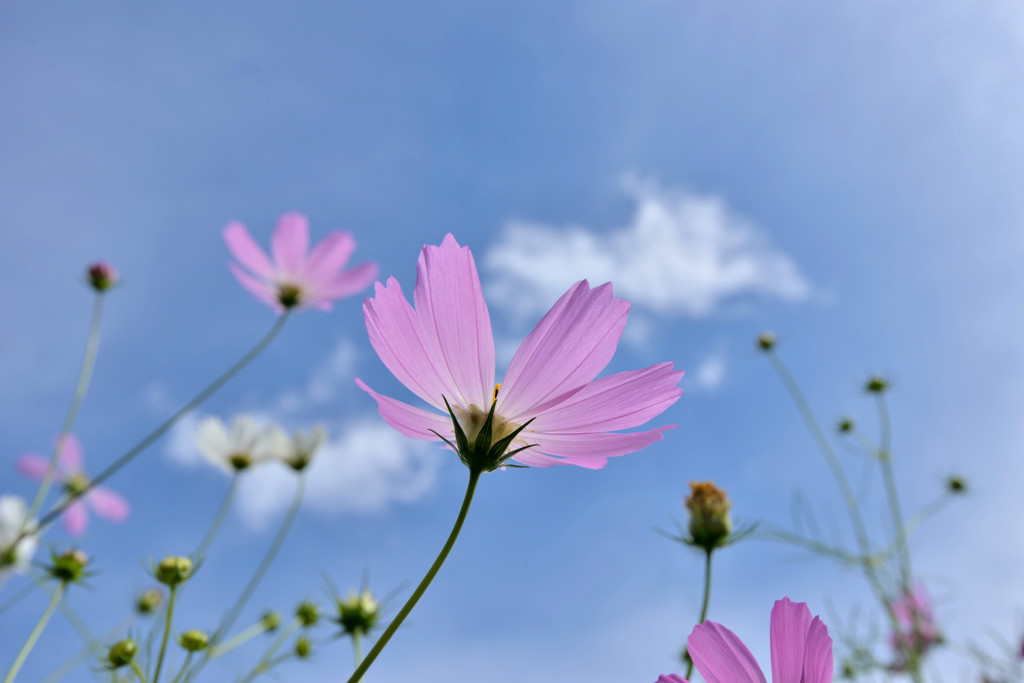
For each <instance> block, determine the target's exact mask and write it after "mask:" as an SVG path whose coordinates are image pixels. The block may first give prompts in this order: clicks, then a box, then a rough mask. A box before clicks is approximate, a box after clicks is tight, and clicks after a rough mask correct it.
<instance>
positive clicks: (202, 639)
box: [178, 629, 210, 652]
mask: <svg viewBox="0 0 1024 683" xmlns="http://www.w3.org/2000/svg"><path fill="white" fill-rule="evenodd" d="M178 643H179V644H180V645H181V646H182V647H183V648H185V649H186V650H188V651H189V652H199V651H201V650H205V649H206V646H207V645H209V644H210V637H209V636H208V635H206V634H205V633H203V632H202V631H198V630H195V629H193V630H192V631H185V632H184V633H182V634H181V635H180V636H178Z"/></svg>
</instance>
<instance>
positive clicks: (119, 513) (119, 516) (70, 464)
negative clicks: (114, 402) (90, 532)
mask: <svg viewBox="0 0 1024 683" xmlns="http://www.w3.org/2000/svg"><path fill="white" fill-rule="evenodd" d="M83 460H84V456H83V454H82V445H81V444H80V443H79V442H78V438H77V437H75V435H74V434H68V435H67V436H66V437H64V446H63V448H61V451H60V459H59V460H58V461H57V480H58V481H60V482H61V483H62V484H63V485H64V490H65V491H66V492H67V493H68V494H69V495H75V494H80V493H81V492H82V491H85V490H86V488H87V487H88V485H89V478H88V477H87V476H86V474H85V472H84V471H83V470H82V461H83ZM49 462H50V459H49V458H47V457H45V456H42V455H38V454H36V453H26V454H24V455H22V456H21V457H19V458H18V462H17V468H18V471H19V472H21V473H22V474H24V475H25V476H27V477H31V478H33V479H42V478H43V477H44V476H45V474H46V468H47V466H48V465H49ZM87 507H89V508H92V511H93V512H95V513H96V514H97V515H99V516H100V517H101V518H103V519H105V520H107V521H108V522H123V521H124V520H125V519H127V518H128V513H129V512H130V508H129V506H128V501H126V500H125V499H124V498H123V497H122V496H121V494H119V493H115V492H113V491H111V490H110V489H107V488H104V487H102V486H96V487H94V488H92V489H89V490H88V491H86V493H85V494H84V495H83V496H82V497H81V498H79V499H78V500H76V501H75V502H73V503H72V504H71V505H69V506H68V508H67V509H66V510H65V511H64V515H63V520H64V528H65V529H66V530H67V532H68V533H69V534H71V535H72V536H80V535H81V534H83V533H85V530H86V528H87V527H88V526H89V512H88V510H87V509H86V508H87Z"/></svg>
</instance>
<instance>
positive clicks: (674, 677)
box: [654, 674, 688, 683]
mask: <svg viewBox="0 0 1024 683" xmlns="http://www.w3.org/2000/svg"><path fill="white" fill-rule="evenodd" d="M654 683H688V682H687V680H686V679H685V678H683V677H682V676H680V675H679V674H669V675H667V676H666V675H664V674H662V675H661V676H658V680H656V681H654Z"/></svg>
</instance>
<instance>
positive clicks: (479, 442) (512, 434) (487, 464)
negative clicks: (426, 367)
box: [431, 389, 536, 472]
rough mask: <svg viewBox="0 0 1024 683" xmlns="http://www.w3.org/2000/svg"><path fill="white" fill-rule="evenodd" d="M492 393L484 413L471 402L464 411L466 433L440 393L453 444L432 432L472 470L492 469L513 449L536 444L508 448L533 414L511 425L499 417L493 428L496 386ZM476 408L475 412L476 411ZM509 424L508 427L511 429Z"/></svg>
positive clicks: (531, 419)
mask: <svg viewBox="0 0 1024 683" xmlns="http://www.w3.org/2000/svg"><path fill="white" fill-rule="evenodd" d="M494 393H495V400H492V401H491V409H490V410H489V411H487V415H486V416H485V415H483V412H482V411H479V409H476V407H475V406H472V407H471V408H470V412H469V413H468V415H467V417H468V421H469V424H470V433H469V435H467V434H466V431H465V429H463V427H462V424H461V423H460V422H459V418H458V417H456V415H455V411H454V410H452V407H451V405H450V404H449V403H448V399H447V398H446V397H444V396H442V397H441V398H442V399H443V400H444V405H445V407H446V408H447V409H448V414H449V415H450V416H451V418H452V426H453V427H454V428H455V443H454V444H453V443H452V442H451V441H449V440H448V439H446V438H445V437H443V436H441V435H440V434H438V433H437V432H434V435H435V436H437V437H438V438H439V439H441V440H442V441H444V442H445V443H446V444H448V446H449V447H450V448H451V449H452V450H453V451H455V452H456V453H458V454H459V460H461V461H462V463H463V464H464V465H465V466H466V467H468V468H469V469H470V471H472V472H493V471H494V470H496V469H498V468H499V467H503V466H504V465H505V462H506V461H507V460H508V459H509V458H511V457H513V456H514V455H515V454H516V453H519V452H521V451H525V450H526V449H527V448H532V447H533V446H535V445H536V444H527V445H525V446H521V447H519V448H516V449H514V450H511V451H509V450H508V447H509V446H510V445H511V444H512V441H514V440H515V438H516V437H517V436H519V433H520V432H522V431H523V430H524V429H526V428H527V427H528V426H529V425H530V423H531V422H533V420H534V418H532V417H531V418H530V419H529V420H527V421H526V422H524V423H523V424H521V425H513V424H512V423H510V422H506V421H504V420H501V422H500V424H499V425H498V427H497V429H496V428H495V424H494V423H495V419H494V406H495V405H497V400H496V399H497V393H498V392H497V389H495V392H494ZM459 412H462V411H459ZM477 412H479V415H478V414H477ZM510 428H512V429H511V431H510ZM431 431H433V430H431ZM506 451H508V452H506Z"/></svg>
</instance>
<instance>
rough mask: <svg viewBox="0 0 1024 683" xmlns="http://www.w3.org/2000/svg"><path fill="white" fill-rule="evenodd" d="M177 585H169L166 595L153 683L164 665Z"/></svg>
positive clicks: (158, 677)
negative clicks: (165, 611)
mask: <svg viewBox="0 0 1024 683" xmlns="http://www.w3.org/2000/svg"><path fill="white" fill-rule="evenodd" d="M177 588H178V587H177V586H171V593H170V595H169V596H168V597H167V619H166V620H165V621H164V635H163V638H161V640H160V654H159V655H157V658H156V670H155V671H154V672H153V683H157V681H158V680H159V679H160V670H161V669H162V668H163V666H164V654H166V652H167V640H168V639H169V638H170V637H171V619H173V618H174V598H175V597H176V596H177V593H178V591H177Z"/></svg>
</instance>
